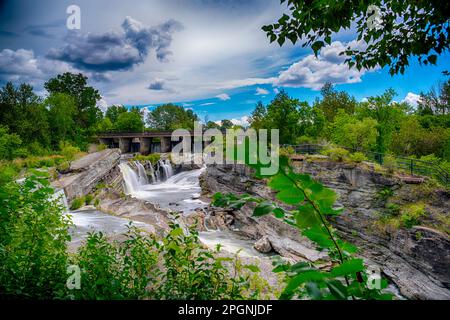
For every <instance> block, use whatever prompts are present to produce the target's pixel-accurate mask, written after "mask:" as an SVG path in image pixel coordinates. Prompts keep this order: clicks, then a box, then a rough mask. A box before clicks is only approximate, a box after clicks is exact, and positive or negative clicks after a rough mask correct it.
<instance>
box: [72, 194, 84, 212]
mask: <svg viewBox="0 0 450 320" xmlns="http://www.w3.org/2000/svg"><path fill="white" fill-rule="evenodd" d="M85 203H86V199H85V197H79V198H75V199H73V200H72V203H71V205H70V210H78V209H80V208H81V207H82V206H84V204H85Z"/></svg>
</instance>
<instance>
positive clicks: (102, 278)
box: [69, 225, 158, 300]
mask: <svg viewBox="0 0 450 320" xmlns="http://www.w3.org/2000/svg"><path fill="white" fill-rule="evenodd" d="M125 238H126V240H125V241H123V242H118V241H114V242H110V241H109V240H108V239H107V238H106V237H105V236H104V235H103V234H102V233H92V234H90V235H89V237H88V239H87V240H86V243H85V245H83V246H82V247H81V248H80V249H79V250H78V252H77V255H76V256H75V257H74V259H73V262H72V263H73V264H75V265H78V266H79V267H80V269H81V270H82V272H81V289H80V290H72V291H71V292H70V293H69V297H71V298H72V299H82V300H86V299H87V300H112V299H146V298H149V297H150V296H151V291H149V290H148V286H150V285H153V284H154V282H155V281H156V280H157V279H156V275H157V274H158V272H157V262H158V253H157V251H156V250H155V249H154V246H155V241H154V240H153V239H152V238H150V237H148V236H147V235H145V234H143V233H142V232H140V231H139V230H138V229H137V228H135V227H132V226H131V225H130V227H129V229H128V232H127V233H126V234H125Z"/></svg>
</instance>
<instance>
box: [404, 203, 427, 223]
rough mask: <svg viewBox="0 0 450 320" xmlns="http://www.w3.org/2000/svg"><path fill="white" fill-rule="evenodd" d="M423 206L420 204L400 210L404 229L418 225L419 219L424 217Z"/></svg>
mask: <svg viewBox="0 0 450 320" xmlns="http://www.w3.org/2000/svg"><path fill="white" fill-rule="evenodd" d="M425 214H426V211H425V205H424V204H422V203H416V204H411V205H409V206H406V207H405V208H403V210H402V215H401V222H402V225H403V226H404V227H406V228H412V227H413V226H416V225H419V224H420V218H421V217H423V216H425Z"/></svg>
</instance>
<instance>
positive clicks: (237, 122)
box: [230, 116, 250, 128]
mask: <svg viewBox="0 0 450 320" xmlns="http://www.w3.org/2000/svg"><path fill="white" fill-rule="evenodd" d="M249 120H250V118H249V117H248V116H243V117H241V118H240V119H231V120H230V121H231V122H232V123H233V124H234V125H236V126H243V127H244V128H245V127H248V126H249Z"/></svg>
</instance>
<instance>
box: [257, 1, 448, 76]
mask: <svg viewBox="0 0 450 320" xmlns="http://www.w3.org/2000/svg"><path fill="white" fill-rule="evenodd" d="M284 2H286V3H287V4H288V8H289V11H288V12H287V13H284V14H283V16H282V17H281V18H280V19H278V21H277V22H276V23H274V24H270V25H266V26H264V27H262V30H263V31H264V32H266V34H267V37H268V38H269V39H270V42H274V41H277V42H278V44H279V45H280V46H282V45H283V44H284V43H285V41H286V40H290V41H291V42H292V43H293V44H295V43H296V42H297V41H303V44H302V46H309V47H310V48H312V50H313V51H314V53H315V55H318V54H319V52H320V50H321V49H322V48H323V47H325V46H326V45H330V44H331V43H332V41H333V36H335V35H337V34H338V33H339V32H340V31H342V29H351V28H355V27H356V30H357V33H358V38H357V40H361V41H362V40H364V42H365V43H368V44H369V45H367V46H363V47H361V46H359V47H350V48H347V47H345V46H343V47H342V49H341V52H339V54H341V55H344V57H345V58H346V60H345V62H346V63H347V64H348V66H349V67H353V66H356V68H357V69H358V70H360V69H362V68H365V69H372V68H375V67H378V66H380V67H385V66H389V68H390V73H391V74H392V75H393V74H396V73H399V72H400V73H402V74H403V73H404V71H405V68H406V67H408V66H409V63H410V59H411V58H413V57H417V58H418V59H419V61H420V62H421V63H423V64H428V63H429V64H436V61H437V57H438V55H440V54H442V53H444V52H445V51H446V49H448V48H449V43H450V40H449V37H448V29H447V28H448V5H443V4H442V3H441V2H430V1H419V2H417V1H411V0H408V1H401V2H398V1H394V0H386V1H383V2H373V1H364V2H361V1H351V2H346V3H345V5H343V4H342V3H341V2H336V1H332V0H325V1H324V0H313V1H295V0H287V1H286V0H281V3H284ZM370 5H377V6H378V8H379V10H380V12H379V16H380V19H381V21H380V25H379V26H377V25H373V26H372V24H371V22H372V21H373V20H375V19H374V16H373V15H374V14H375V11H374V10H373V9H372V7H369V6H370ZM412 6H414V8H415V9H414V10H411V7H412ZM398 17H404V19H398Z"/></svg>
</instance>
